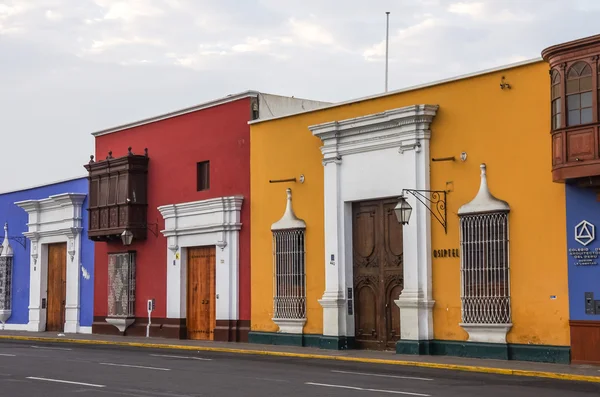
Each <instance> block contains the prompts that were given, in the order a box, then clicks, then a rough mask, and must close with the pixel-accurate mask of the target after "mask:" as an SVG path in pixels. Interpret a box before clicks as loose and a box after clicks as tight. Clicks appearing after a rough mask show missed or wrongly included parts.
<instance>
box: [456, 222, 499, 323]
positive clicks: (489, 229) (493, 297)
mask: <svg viewBox="0 0 600 397" xmlns="http://www.w3.org/2000/svg"><path fill="white" fill-rule="evenodd" d="M460 235H461V236H460V237H461V300H462V308H461V309H462V322H463V323H466V324H510V323H511V310H510V267H509V238H508V213H506V212H493V213H484V214H472V215H464V216H462V217H461V219H460Z"/></svg>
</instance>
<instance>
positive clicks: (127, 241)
mask: <svg viewBox="0 0 600 397" xmlns="http://www.w3.org/2000/svg"><path fill="white" fill-rule="evenodd" d="M132 240H133V232H132V231H131V230H129V229H125V230H124V231H123V233H121V241H122V242H123V245H131V241H132Z"/></svg>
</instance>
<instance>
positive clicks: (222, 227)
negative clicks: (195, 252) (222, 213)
mask: <svg viewBox="0 0 600 397" xmlns="http://www.w3.org/2000/svg"><path fill="white" fill-rule="evenodd" d="M241 229H242V224H241V223H216V224H211V225H201V226H192V227H183V228H175V229H165V230H161V231H160V232H161V233H162V235H163V236H165V237H181V236H190V235H197V234H207V233H220V232H232V231H239V230H241Z"/></svg>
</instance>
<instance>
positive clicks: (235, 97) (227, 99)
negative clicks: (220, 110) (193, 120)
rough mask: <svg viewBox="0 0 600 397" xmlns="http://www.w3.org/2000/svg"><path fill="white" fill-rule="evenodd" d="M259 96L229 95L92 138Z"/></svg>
mask: <svg viewBox="0 0 600 397" xmlns="http://www.w3.org/2000/svg"><path fill="white" fill-rule="evenodd" d="M259 94H260V92H258V91H254V90H248V91H243V92H240V93H237V94H231V95H227V96H225V97H221V98H217V99H213V100H210V101H207V102H203V103H200V104H198V105H194V106H190V107H187V108H183V109H179V110H174V111H172V112H169V113H163V114H160V115H158V116H152V117H148V118H145V119H141V120H138V121H133V122H131V123H126V124H121V125H118V126H115V127H111V128H106V129H103V130H100V131H96V132H92V136H94V137H98V136H102V135H108V134H112V133H115V132H119V131H123V130H126V129H129V128H134V127H139V126H142V125H145V124H150V123H154V122H157V121H161V120H166V119H170V118H172V117H177V116H182V115H184V114H188V113H192V112H196V111H198V110H202V109H208V108H211V107H215V106H219V105H223V104H225V103H229V102H234V101H238V100H240V99H244V98H248V97H252V98H255V97H258V95H259Z"/></svg>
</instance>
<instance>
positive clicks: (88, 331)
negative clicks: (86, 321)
mask: <svg viewBox="0 0 600 397" xmlns="http://www.w3.org/2000/svg"><path fill="white" fill-rule="evenodd" d="M79 333H80V334H91V333H92V327H90V326H87V327H79Z"/></svg>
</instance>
